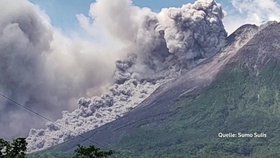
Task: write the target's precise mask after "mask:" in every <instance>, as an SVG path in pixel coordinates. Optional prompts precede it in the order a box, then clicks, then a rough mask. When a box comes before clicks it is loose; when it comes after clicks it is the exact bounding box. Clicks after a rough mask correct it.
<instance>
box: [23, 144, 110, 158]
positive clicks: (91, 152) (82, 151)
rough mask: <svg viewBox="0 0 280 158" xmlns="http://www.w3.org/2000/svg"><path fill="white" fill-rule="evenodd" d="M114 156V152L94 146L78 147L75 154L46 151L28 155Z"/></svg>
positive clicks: (46, 157)
mask: <svg viewBox="0 0 280 158" xmlns="http://www.w3.org/2000/svg"><path fill="white" fill-rule="evenodd" d="M73 155H74V157H73ZM113 156H114V153H113V151H112V150H109V151H104V150H101V149H100V148H97V147H95V146H94V145H90V146H88V147H84V146H80V145H78V148H77V149H76V150H75V152H74V154H72V153H63V152H59V151H53V150H46V151H44V152H38V153H35V154H30V155H28V158H112V157H113Z"/></svg>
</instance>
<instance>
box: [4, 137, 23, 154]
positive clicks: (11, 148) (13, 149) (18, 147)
mask: <svg viewBox="0 0 280 158" xmlns="http://www.w3.org/2000/svg"><path fill="white" fill-rule="evenodd" d="M26 146H27V142H26V140H25V138H17V139H15V140H13V141H12V142H8V141H6V140H4V139H1V138H0V158H25V157H26V154H25V151H26V149H27V148H26Z"/></svg>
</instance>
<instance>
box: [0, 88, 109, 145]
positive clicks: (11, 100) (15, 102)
mask: <svg viewBox="0 0 280 158" xmlns="http://www.w3.org/2000/svg"><path fill="white" fill-rule="evenodd" d="M0 96H1V97H2V98H5V99H7V100H8V101H10V102H12V103H14V104H15V105H17V106H18V107H21V108H23V109H24V110H26V111H28V112H30V113H33V114H35V115H36V116H38V117H40V118H42V119H44V120H47V121H50V122H52V123H54V124H55V125H57V126H59V127H62V128H64V129H66V130H68V131H70V132H72V130H70V129H68V128H66V127H64V126H61V125H59V124H57V123H55V122H54V121H52V120H51V119H49V118H47V117H46V116H43V115H41V114H39V113H38V112H36V111H34V110H32V109H30V108H28V107H27V106H25V105H23V104H20V103H18V102H17V101H15V100H14V99H12V98H10V97H8V96H6V95H4V94H3V93H1V92H0ZM94 134H95V132H94ZM94 134H92V135H90V136H89V137H84V136H82V135H77V136H78V137H81V138H83V139H84V140H82V143H83V142H85V141H86V140H88V141H90V142H91V143H93V144H97V145H98V146H101V147H104V146H103V145H101V144H99V143H97V142H94V141H92V140H91V139H90V137H93V136H94ZM74 138H75V137H73V138H70V139H68V140H66V141H64V142H63V143H66V142H70V141H71V140H74ZM77 145H78V144H77ZM54 147H55V146H52V147H49V148H47V149H52V148H54Z"/></svg>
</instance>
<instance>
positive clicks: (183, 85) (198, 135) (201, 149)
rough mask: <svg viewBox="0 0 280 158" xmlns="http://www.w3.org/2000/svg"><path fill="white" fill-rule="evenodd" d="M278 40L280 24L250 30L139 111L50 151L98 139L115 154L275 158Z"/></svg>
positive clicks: (229, 40) (153, 96)
mask: <svg viewBox="0 0 280 158" xmlns="http://www.w3.org/2000/svg"><path fill="white" fill-rule="evenodd" d="M279 43H280V24H279V23H277V22H269V23H267V24H265V25H262V26H260V27H258V26H255V25H249V24H248V25H244V26H242V27H240V28H239V29H237V30H236V31H235V32H234V33H232V34H231V35H230V36H228V37H227V39H226V45H225V46H224V47H223V48H222V49H221V50H220V52H219V53H217V54H216V55H214V56H213V57H211V58H209V59H207V60H205V61H203V62H201V63H200V64H199V65H198V66H195V67H194V68H192V69H190V70H188V71H186V72H184V74H182V75H181V76H180V77H178V78H177V79H175V80H172V81H169V82H167V83H165V84H163V85H162V86H160V87H159V88H157V90H155V92H153V93H152V94H151V95H150V96H149V97H148V98H147V99H145V100H144V101H143V102H142V103H141V104H140V105H139V106H138V107H137V108H135V109H133V110H132V111H130V112H129V113H127V114H126V115H124V116H123V117H121V118H119V119H117V120H115V121H113V122H111V123H108V124H106V125H104V126H101V127H99V128H97V129H95V130H92V131H89V132H87V133H85V134H83V135H82V136H83V137H84V138H88V139H83V138H82V137H75V138H74V139H71V140H70V141H68V142H65V143H63V144H61V145H58V146H56V147H54V148H52V149H50V150H46V151H44V154H50V153H53V154H54V153H56V152H61V153H65V154H67V153H72V152H73V151H74V149H75V147H76V145H77V144H81V145H85V146H87V145H90V144H92V142H96V144H98V145H99V146H101V147H104V148H108V149H112V150H114V151H116V154H117V157H126V156H127V157H277V156H278V155H279V154H280V152H279V150H278V149H279V142H280V136H279V132H280V128H279V127H280V121H279V120H280V117H279V116H280V115H279V114H280V107H279V106H280V95H279V93H280V91H279V89H280V80H279V78H280V45H279ZM40 154H43V153H40Z"/></svg>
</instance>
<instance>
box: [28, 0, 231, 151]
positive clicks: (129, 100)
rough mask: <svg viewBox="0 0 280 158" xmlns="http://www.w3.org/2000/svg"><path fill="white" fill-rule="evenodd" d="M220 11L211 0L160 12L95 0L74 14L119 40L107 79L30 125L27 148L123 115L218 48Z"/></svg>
mask: <svg viewBox="0 0 280 158" xmlns="http://www.w3.org/2000/svg"><path fill="white" fill-rule="evenodd" d="M223 16H224V15H223V10H222V8H221V6H220V5H219V4H217V3H216V2H215V1H214V0H198V1H197V2H195V3H194V4H186V5H183V6H182V7H181V8H166V9H162V11H161V12H160V13H154V12H152V11H151V10H150V9H149V8H139V7H137V6H134V5H133V3H132V1H131V0H118V1H112V0H97V1H96V3H93V4H92V5H91V8H90V13H89V16H85V15H82V14H80V15H77V18H78V20H79V22H80V25H81V26H82V27H83V28H84V29H85V30H86V31H87V32H88V33H89V34H91V35H97V36H98V35H100V34H101V35H103V36H104V37H103V39H109V40H110V41H115V42H113V45H118V44H119V45H120V47H121V50H122V51H123V53H122V54H121V55H120V56H119V57H118V58H115V60H116V65H115V69H114V73H113V75H112V76H111V78H110V79H112V80H113V83H112V84H111V86H108V89H107V91H105V92H104V93H102V95H100V96H93V97H91V98H88V97H85V98H81V99H79V101H78V104H79V107H78V108H77V109H76V110H74V111H73V112H67V111H65V112H63V116H62V118H61V119H59V120H57V121H56V122H54V123H48V125H47V127H46V128H45V129H38V130H36V129H32V130H31V131H30V133H29V137H28V142H29V144H30V145H29V147H28V148H29V151H37V150H41V149H45V148H47V147H50V146H52V145H55V144H58V143H62V142H64V141H65V140H67V139H69V138H71V137H74V136H77V135H80V134H82V133H84V132H87V131H89V130H92V129H94V128H97V127H100V126H102V125H104V124H106V123H108V122H111V121H113V120H115V119H117V118H119V117H121V116H123V115H124V114H125V113H126V112H129V111H130V110H131V109H133V108H135V107H136V106H137V105H138V104H140V103H141V102H142V101H143V100H145V99H146V98H147V97H148V96H149V95H150V94H151V93H152V92H154V90H156V89H157V88H158V87H159V86H160V85H162V84H163V83H165V82H167V81H169V80H171V79H174V78H176V77H178V76H179V75H180V73H181V71H184V70H188V69H190V68H192V67H193V66H195V65H196V64H198V63H200V62H201V61H202V60H205V59H206V58H209V57H210V56H212V55H214V54H216V53H218V51H219V50H220V49H221V48H222V47H223V46H224V44H225V38H226V36H227V33H226V31H225V29H224V26H223V23H222V18H223ZM82 68H85V67H83V66H82ZM93 74H94V73H93Z"/></svg>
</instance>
